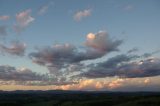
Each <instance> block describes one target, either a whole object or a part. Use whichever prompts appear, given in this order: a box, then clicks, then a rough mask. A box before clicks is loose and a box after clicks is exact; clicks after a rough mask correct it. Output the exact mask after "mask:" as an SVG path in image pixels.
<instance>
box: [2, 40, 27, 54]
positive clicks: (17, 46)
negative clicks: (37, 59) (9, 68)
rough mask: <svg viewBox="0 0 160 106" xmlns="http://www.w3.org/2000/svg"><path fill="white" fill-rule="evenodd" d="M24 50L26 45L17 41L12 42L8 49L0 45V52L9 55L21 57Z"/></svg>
mask: <svg viewBox="0 0 160 106" xmlns="http://www.w3.org/2000/svg"><path fill="white" fill-rule="evenodd" d="M25 49H26V44H25V43H22V42H19V41H16V42H12V44H11V46H10V47H8V46H5V45H3V44H0V51H1V52H4V53H8V54H11V55H16V56H23V55H24V53H25Z"/></svg>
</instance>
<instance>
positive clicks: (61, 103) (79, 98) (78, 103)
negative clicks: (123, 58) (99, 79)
mask: <svg viewBox="0 0 160 106" xmlns="http://www.w3.org/2000/svg"><path fill="white" fill-rule="evenodd" d="M0 106H160V92H107V91H99V92H98V91H61V90H54V91H12V92H7V91H1V92H0Z"/></svg>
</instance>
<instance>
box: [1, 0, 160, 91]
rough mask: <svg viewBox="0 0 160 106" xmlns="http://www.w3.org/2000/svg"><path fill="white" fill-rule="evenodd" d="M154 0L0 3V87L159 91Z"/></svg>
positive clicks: (159, 21)
mask: <svg viewBox="0 0 160 106" xmlns="http://www.w3.org/2000/svg"><path fill="white" fill-rule="evenodd" d="M159 5H160V1H159V0H123V1H122V0H121V1H119V0H0V90H53V89H62V90H109V91H160V82H159V80H160V76H159V75H160V42H159V40H160V6H159Z"/></svg>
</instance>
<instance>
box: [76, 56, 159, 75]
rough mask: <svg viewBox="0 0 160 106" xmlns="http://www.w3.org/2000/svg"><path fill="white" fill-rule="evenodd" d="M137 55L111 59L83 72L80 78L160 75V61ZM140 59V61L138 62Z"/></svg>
mask: <svg viewBox="0 0 160 106" xmlns="http://www.w3.org/2000/svg"><path fill="white" fill-rule="evenodd" d="M140 57H141V56H137V55H118V56H115V57H112V58H109V59H108V60H107V61H104V62H101V63H97V64H96V65H94V66H92V67H90V69H89V70H88V71H86V72H82V73H81V74H80V75H79V76H80V77H87V78H104V77H114V76H118V77H122V78H137V77H152V76H158V75H160V66H159V64H160V59H158V58H144V59H143V60H141V59H140ZM138 59H140V60H138Z"/></svg>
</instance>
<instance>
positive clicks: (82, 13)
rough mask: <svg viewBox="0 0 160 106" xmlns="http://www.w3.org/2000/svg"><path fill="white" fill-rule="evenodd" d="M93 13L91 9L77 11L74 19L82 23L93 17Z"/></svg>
mask: <svg viewBox="0 0 160 106" xmlns="http://www.w3.org/2000/svg"><path fill="white" fill-rule="evenodd" d="M91 12H92V10H91V9H85V10H82V11H77V12H76V13H75V14H74V16H73V18H74V19H75V20H76V21H81V20H82V19H83V18H86V17H88V16H90V15H91Z"/></svg>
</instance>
